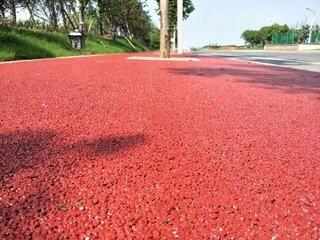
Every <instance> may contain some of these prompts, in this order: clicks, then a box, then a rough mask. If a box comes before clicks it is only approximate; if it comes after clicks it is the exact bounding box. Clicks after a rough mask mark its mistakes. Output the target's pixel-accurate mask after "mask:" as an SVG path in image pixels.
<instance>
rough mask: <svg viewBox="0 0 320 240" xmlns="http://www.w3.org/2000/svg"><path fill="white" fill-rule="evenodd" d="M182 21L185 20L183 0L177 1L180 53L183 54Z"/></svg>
mask: <svg viewBox="0 0 320 240" xmlns="http://www.w3.org/2000/svg"><path fill="white" fill-rule="evenodd" d="M182 21H183V0H178V2H177V35H178V36H177V37H178V54H182V51H183V49H182V43H183V41H182Z"/></svg>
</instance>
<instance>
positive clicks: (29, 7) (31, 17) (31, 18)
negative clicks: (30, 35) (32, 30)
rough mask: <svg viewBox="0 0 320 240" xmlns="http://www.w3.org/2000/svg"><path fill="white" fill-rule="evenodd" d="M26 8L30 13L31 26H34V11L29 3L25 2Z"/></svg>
mask: <svg viewBox="0 0 320 240" xmlns="http://www.w3.org/2000/svg"><path fill="white" fill-rule="evenodd" d="M26 8H27V10H28V12H29V15H30V22H31V23H32V27H34V26H35V20H34V13H33V8H32V7H31V6H30V4H29V3H26Z"/></svg>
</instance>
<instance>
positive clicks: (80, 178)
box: [0, 54, 320, 240]
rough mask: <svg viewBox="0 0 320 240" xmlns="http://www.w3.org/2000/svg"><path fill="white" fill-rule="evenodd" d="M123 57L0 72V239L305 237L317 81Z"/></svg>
mask: <svg viewBox="0 0 320 240" xmlns="http://www.w3.org/2000/svg"><path fill="white" fill-rule="evenodd" d="M128 56H131V55H127V54H119V55H111V56H96V57H85V58H71V59H55V60H42V61H34V62H22V63H14V64H4V65H0V78H1V81H0V100H1V109H0V114H1V115H0V130H1V132H0V158H1V162H0V167H1V172H0V180H1V192H0V194H1V197H0V213H1V219H0V229H1V238H2V239H29V238H33V239H113V238H119V239H123V238H134V237H136V238H138V239H139V238H156V239H159V238H167V239H174V238H180V239H208V238H211V239H273V240H275V239H319V237H320V228H319V226H320V182H319V179H320V161H319V160H320V150H319V147H320V141H319V140H320V138H319V134H320V120H319V119H320V74H319V73H312V72H303V71H298V70H291V69H285V68H275V67H266V66H261V65H255V64H248V63H243V62H237V61H231V60H225V59H218V58H201V61H200V62H159V61H132V60H131V61H130V60H127V57H128Z"/></svg>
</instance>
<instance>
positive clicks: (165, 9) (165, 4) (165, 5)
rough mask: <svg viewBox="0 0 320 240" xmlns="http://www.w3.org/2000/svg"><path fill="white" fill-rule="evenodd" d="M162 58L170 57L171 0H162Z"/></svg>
mask: <svg viewBox="0 0 320 240" xmlns="http://www.w3.org/2000/svg"><path fill="white" fill-rule="evenodd" d="M160 12H161V27H160V28H161V29H160V58H170V34H169V0H160Z"/></svg>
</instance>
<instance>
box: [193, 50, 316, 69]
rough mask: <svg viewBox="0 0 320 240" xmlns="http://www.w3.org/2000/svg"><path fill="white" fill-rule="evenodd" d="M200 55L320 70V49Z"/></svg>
mask: <svg viewBox="0 0 320 240" xmlns="http://www.w3.org/2000/svg"><path fill="white" fill-rule="evenodd" d="M199 55H200V56H217V57H223V58H229V59H238V60H243V61H253V62H257V63H261V64H268V65H276V66H281V67H290V68H295V69H301V70H308V71H315V72H320V51H312V52H266V51H242V50H241V51H214V52H208V53H199Z"/></svg>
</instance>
